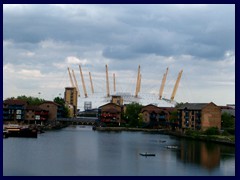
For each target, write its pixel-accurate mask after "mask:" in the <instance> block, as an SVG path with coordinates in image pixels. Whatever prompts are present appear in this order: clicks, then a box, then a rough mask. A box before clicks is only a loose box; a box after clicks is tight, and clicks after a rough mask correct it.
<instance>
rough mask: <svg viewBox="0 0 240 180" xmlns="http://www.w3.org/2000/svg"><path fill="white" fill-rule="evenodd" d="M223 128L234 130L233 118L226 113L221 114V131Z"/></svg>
mask: <svg viewBox="0 0 240 180" xmlns="http://www.w3.org/2000/svg"><path fill="white" fill-rule="evenodd" d="M225 128H235V123H234V118H233V117H232V115H231V114H229V113H227V112H224V113H223V114H222V129H225Z"/></svg>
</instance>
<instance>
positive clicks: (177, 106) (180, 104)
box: [175, 102, 185, 108]
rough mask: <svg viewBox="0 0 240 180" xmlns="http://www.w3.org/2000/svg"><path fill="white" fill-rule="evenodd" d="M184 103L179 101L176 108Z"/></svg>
mask: <svg viewBox="0 0 240 180" xmlns="http://www.w3.org/2000/svg"><path fill="white" fill-rule="evenodd" d="M183 104H185V103H183V102H180V103H177V104H176V106H175V108H179V107H180V106H182V105H183Z"/></svg>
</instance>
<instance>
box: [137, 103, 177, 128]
mask: <svg viewBox="0 0 240 180" xmlns="http://www.w3.org/2000/svg"><path fill="white" fill-rule="evenodd" d="M172 111H174V108H169V107H157V106H155V105H152V104H149V105H147V106H144V107H143V108H142V110H141V113H142V114H143V122H144V123H145V124H146V125H149V126H158V127H167V126H169V123H170V122H169V120H170V116H171V112H172Z"/></svg>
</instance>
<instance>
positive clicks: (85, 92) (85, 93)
mask: <svg viewBox="0 0 240 180" xmlns="http://www.w3.org/2000/svg"><path fill="white" fill-rule="evenodd" d="M79 70H80V75H81V79H82V85H83V91H84V95H85V97H88V95H87V90H86V86H85V82H84V78H83V73H82V68H81V65H79Z"/></svg>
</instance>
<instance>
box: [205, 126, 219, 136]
mask: <svg viewBox="0 0 240 180" xmlns="http://www.w3.org/2000/svg"><path fill="white" fill-rule="evenodd" d="M204 134H206V135H219V134H220V132H219V129H218V128H217V127H210V128H208V129H207V130H206V131H204Z"/></svg>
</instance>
